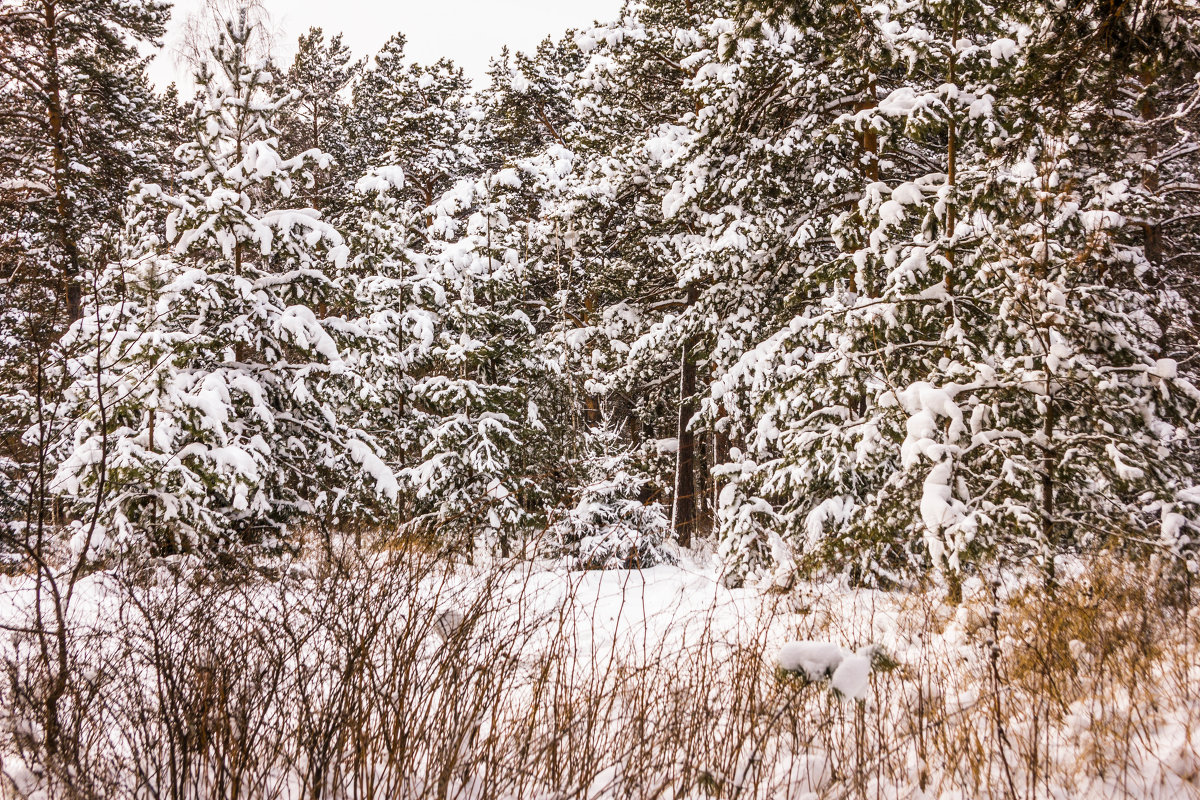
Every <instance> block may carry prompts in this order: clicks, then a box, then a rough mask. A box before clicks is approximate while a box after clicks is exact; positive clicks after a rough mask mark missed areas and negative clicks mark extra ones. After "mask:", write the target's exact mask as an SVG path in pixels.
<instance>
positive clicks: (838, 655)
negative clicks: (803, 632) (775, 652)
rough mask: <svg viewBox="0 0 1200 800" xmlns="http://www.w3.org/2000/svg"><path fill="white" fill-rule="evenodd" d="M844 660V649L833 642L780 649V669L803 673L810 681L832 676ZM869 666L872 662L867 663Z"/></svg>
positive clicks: (796, 644) (785, 646) (793, 645)
mask: <svg viewBox="0 0 1200 800" xmlns="http://www.w3.org/2000/svg"><path fill="white" fill-rule="evenodd" d="M843 658H844V656H843V654H842V648H840V647H838V646H837V645H836V644H833V643H831V642H808V641H805V642H788V643H787V644H785V645H784V646H783V647H781V648H779V658H778V661H779V667H780V668H781V669H783V670H785V671H787V672H800V673H803V674H804V676H805V677H807V678H808V679H809V680H810V681H819V680H824V679H825V678H828V677H829V676H830V675H832V674H833V673H834V672H835V671H836V670H837V669H838V667H839V666H840V665H841V663H842V659H843ZM867 664H868V666H869V665H870V661H869V660H868V662H867Z"/></svg>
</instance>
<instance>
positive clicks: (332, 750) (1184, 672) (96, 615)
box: [0, 548, 1200, 800]
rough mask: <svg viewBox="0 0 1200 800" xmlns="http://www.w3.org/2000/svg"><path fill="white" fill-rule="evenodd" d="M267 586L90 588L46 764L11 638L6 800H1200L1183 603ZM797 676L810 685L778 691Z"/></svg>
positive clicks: (3, 609) (1175, 599)
mask: <svg viewBox="0 0 1200 800" xmlns="http://www.w3.org/2000/svg"><path fill="white" fill-rule="evenodd" d="M279 571H280V572H281V573H282V574H284V575H285V577H283V578H279V577H278V576H276V577H275V578H274V579H273V580H271V581H267V580H264V579H262V578H257V579H242V580H238V581H230V580H224V581H219V580H216V579H215V578H214V576H212V575H211V574H209V573H205V572H202V571H200V570H198V569H193V568H190V567H189V566H188V565H187V564H186V563H185V562H181V561H176V562H172V563H170V564H167V565H160V566H158V567H156V568H154V569H152V570H148V571H147V570H143V571H141V572H139V573H137V574H132V573H128V572H124V571H120V570H115V571H108V572H99V573H96V574H94V575H92V576H89V577H88V578H86V579H84V580H83V581H82V582H81V583H80V584H79V589H78V590H77V592H78V594H77V602H75V603H74V604H73V606H72V608H73V617H72V618H71V619H70V620H69V624H68V626H67V630H68V632H69V636H68V637H66V639H65V642H64V643H65V645H66V649H67V652H68V654H69V659H68V661H69V665H70V668H69V671H68V675H67V681H66V685H65V691H64V692H63V693H62V695H61V698H60V699H59V701H58V709H57V719H58V723H59V724H58V727H59V731H60V733H59V736H58V739H57V745H56V746H55V748H54V749H55V750H56V751H57V752H55V753H53V754H51V753H48V752H47V749H48V748H47V741H48V736H47V730H46V716H45V709H46V700H47V697H48V692H49V690H50V689H51V688H52V685H53V681H52V680H50V678H51V677H52V674H53V669H52V668H51V670H49V671H48V670H47V668H46V664H47V662H46V661H45V660H44V659H43V658H42V656H41V651H40V650H39V648H38V647H37V645H38V637H37V635H36V634H35V633H31V632H29V631H28V630H27V631H26V632H20V631H17V632H15V633H13V634H11V635H9V636H7V637H6V639H5V641H4V645H3V665H4V669H5V681H4V684H3V688H2V689H0V692H2V695H0V699H2V700H3V702H2V703H0V709H2V710H0V714H2V717H0V736H2V737H3V738H2V739H0V755H2V757H3V774H4V779H3V782H2V783H0V796H2V797H6V798H7V797H53V798H58V797H72V796H81V797H83V796H86V797H118V798H124V797H128V798H135V797H136V798H143V797H180V798H217V797H233V796H238V797H247V798H266V797H272V798H276V797H279V798H300V797H309V798H368V797H378V798H384V797H387V798H406V797H412V798H427V797H438V798H463V799H464V800H465V799H466V798H543V797H546V798H548V797H555V798H558V797H579V798H589V800H603V799H605V798H619V797H620V798H625V797H637V798H642V797H645V798H649V797H662V798H706V797H723V798H724V797H730V798H732V797H745V798H750V797H755V798H758V797H761V798H806V797H821V798H837V797H898V798H934V797H939V798H942V797H944V798H967V797H970V798H974V797H1022V798H1025V797H1068V796H1070V797H1083V796H1086V797H1113V798H1117V797H1136V798H1143V797H1161V798H1175V797H1186V796H1196V795H1197V791H1198V785H1200V784H1198V767H1200V759H1198V758H1197V748H1196V744H1197V743H1196V742H1195V741H1194V737H1193V736H1192V734H1190V731H1191V730H1192V729H1194V728H1196V726H1197V724H1198V723H1200V667H1197V666H1196V663H1197V655H1200V651H1198V648H1197V641H1198V637H1200V615H1198V614H1197V612H1196V610H1195V607H1194V602H1193V601H1194V599H1195V598H1194V596H1192V595H1191V594H1189V592H1190V591H1191V590H1190V588H1189V587H1172V586H1171V584H1170V581H1168V580H1166V579H1165V578H1164V579H1163V580H1157V581H1155V580H1152V581H1146V580H1145V579H1144V572H1143V573H1140V578H1138V579H1135V574H1134V572H1133V570H1132V569H1129V568H1127V567H1122V566H1120V564H1119V563H1116V562H1114V563H1104V564H1101V565H1097V566H1090V567H1088V568H1086V569H1083V568H1081V570H1080V572H1079V574H1077V575H1075V576H1073V577H1070V578H1069V579H1065V580H1064V581H1063V584H1062V585H1061V586H1060V587H1059V588H1058V589H1057V590H1056V591H1055V592H1054V593H1053V595H1052V596H1048V595H1047V594H1046V593H1045V592H1044V591H1043V590H1042V589H1041V588H1039V586H1038V585H1037V584H1036V583H1031V584H1029V585H1023V584H1022V583H1021V582H1019V581H1015V580H1010V581H1006V582H1004V583H1002V584H998V585H996V586H992V585H990V584H985V583H983V582H981V581H974V582H969V583H968V585H967V586H966V587H965V592H964V601H963V603H962V604H961V605H959V606H956V607H955V606H949V605H946V604H945V603H944V602H943V599H942V595H941V593H940V592H939V591H934V590H931V591H928V592H906V593H900V592H893V593H888V592H879V591H868V590H860V589H851V588H847V587H845V586H843V585H840V584H824V585H803V586H801V587H799V588H798V589H797V590H795V591H793V592H791V593H788V594H779V593H775V592H763V591H759V590H758V589H755V588H753V587H749V588H743V589H735V590H730V589H727V588H725V586H724V584H723V583H722V581H721V580H720V577H721V576H719V575H717V574H716V573H715V572H714V571H713V570H711V569H709V568H708V567H707V566H706V565H704V564H697V563H696V562H695V561H688V560H684V561H683V562H682V563H681V564H679V565H670V566H668V565H664V566H659V567H655V568H652V569H647V570H642V571H621V570H611V571H589V572H567V571H564V570H562V569H561V568H559V567H555V566H551V565H549V564H542V565H531V564H529V563H504V564H490V565H487V566H481V565H476V566H473V567H468V566H465V565H462V564H456V563H450V562H447V561H444V560H441V559H439V558H437V557H435V556H433V555H430V554H428V553H425V552H423V551H418V550H413V549H399V550H396V549H390V550H380V551H371V552H360V551H355V550H353V549H349V548H348V549H346V550H345V551H343V552H341V553H340V554H339V557H338V558H337V559H336V560H334V561H330V560H327V559H324V558H317V557H312V558H309V559H306V560H303V561H298V562H295V563H293V564H291V565H290V567H287V568H285V569H281V570H279ZM33 589H34V587H33V585H32V581H31V580H29V579H22V578H16V579H10V580H9V581H8V583H6V584H4V586H3V592H4V600H3V602H0V615H2V616H3V619H2V620H0V622H3V623H4V624H6V625H9V626H13V627H15V628H29V626H30V623H31V620H32V617H31V616H30V612H31V611H32V609H33V603H34V593H33ZM997 593H998V595H999V597H998V599H995V598H996V594H997ZM798 642H810V643H816V644H814V645H801V646H799V648H798V645H797V644H796V643H798ZM797 653H803V654H804V655H805V656H806V657H808V656H813V654H814V653H816V654H818V655H821V654H823V655H821V658H822V659H824V661H823V668H822V669H816V668H815V667H813V669H812V670H811V674H810V673H809V671H807V667H806V668H803V669H799V670H798V669H797V664H799V663H801V662H798V661H795V659H796V656H797ZM810 661H811V659H810ZM791 662H795V663H791ZM805 663H807V662H805ZM848 665H849V666H853V669H848V668H847V667H848ZM809 666H810V667H811V666H812V665H811V664H809ZM785 667H787V668H790V669H785ZM839 674H840V675H842V678H839V677H838V676H839ZM855 698H861V699H855Z"/></svg>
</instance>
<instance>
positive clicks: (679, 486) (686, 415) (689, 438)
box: [671, 292, 696, 547]
mask: <svg viewBox="0 0 1200 800" xmlns="http://www.w3.org/2000/svg"><path fill="white" fill-rule="evenodd" d="M694 297H695V295H694V292H689V293H688V300H689V302H690V301H693V300H694ZM695 346H696V342H695V339H694V338H693V337H690V336H689V337H688V338H687V339H685V340H684V342H683V351H682V354H681V357H680V361H679V428H678V437H679V449H678V450H677V451H676V453H675V496H674V497H673V498H672V509H671V527H672V528H673V529H674V530H675V536H676V538H677V539H678V541H679V544H681V545H682V546H684V547H691V546H692V533H693V532H694V531H695V529H696V462H695V450H696V441H695V436H694V435H693V434H692V431H691V427H690V424H691V421H692V415H693V414H694V413H695V407H694V405H693V401H692V396H693V395H694V394H695V393H696V364H695V362H694V361H693V357H694V353H693V352H692V351H693V349H694V348H695Z"/></svg>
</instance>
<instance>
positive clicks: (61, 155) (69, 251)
mask: <svg viewBox="0 0 1200 800" xmlns="http://www.w3.org/2000/svg"><path fill="white" fill-rule="evenodd" d="M42 8H43V11H44V23H45V31H44V33H45V37H46V98H45V99H46V116H47V123H48V124H49V128H50V143H51V149H52V151H53V158H54V210H55V212H56V215H57V217H58V220H57V223H58V225H57V227H58V235H59V241H60V242H61V244H62V248H63V253H64V254H65V255H66V260H67V262H66V264H64V265H63V267H62V292H63V297H64V299H65V300H66V304H67V319H68V321H69V322H74V321H75V320H77V319H79V318H80V317H82V316H83V289H82V287H81V286H80V285H79V276H80V272H81V269H80V264H79V248H78V246H77V245H76V243H75V237H74V234H73V232H72V230H71V220H72V218H73V217H74V213H73V209H72V207H71V194H70V189H69V187H68V186H67V181H68V180H69V177H68V176H69V175H70V174H71V173H70V159H69V157H68V154H67V141H66V136H67V133H66V129H65V127H64V117H63V107H62V85H61V83H60V81H59V75H58V69H59V64H58V3H57V2H56V1H55V0H47V2H43V4H42Z"/></svg>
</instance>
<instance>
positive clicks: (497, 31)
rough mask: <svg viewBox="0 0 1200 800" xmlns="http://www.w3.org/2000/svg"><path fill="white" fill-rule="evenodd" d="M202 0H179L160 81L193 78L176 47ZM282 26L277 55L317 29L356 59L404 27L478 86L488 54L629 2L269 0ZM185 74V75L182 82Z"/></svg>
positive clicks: (413, 46)
mask: <svg viewBox="0 0 1200 800" xmlns="http://www.w3.org/2000/svg"><path fill="white" fill-rule="evenodd" d="M199 5H200V3H199V0H176V3H175V8H174V10H173V11H172V13H171V24H170V26H169V28H168V31H167V36H166V45H167V47H166V51H165V52H164V53H163V54H160V55H159V56H158V57H157V58H156V59H155V61H154V63H153V64H152V65H151V67H150V77H151V78H152V79H153V80H154V82H155V83H156V84H157V85H158V86H160V87H161V86H166V85H167V84H168V83H170V82H171V81H172V80H176V81H179V82H180V83H186V79H182V78H184V76H182V75H181V74H180V71H179V68H178V67H177V66H176V64H175V63H174V62H175V59H174V57H173V56H172V55H171V52H170V51H171V49H172V47H173V45H174V43H175V41H176V39H177V38H178V34H179V29H180V26H181V25H182V23H183V22H184V20H185V19H186V18H187V17H188V16H189V15H191V14H192V13H193V11H194V10H195V9H196V8H198V7H199ZM266 6H267V8H268V10H269V11H270V14H271V18H272V22H273V23H274V24H275V26H276V27H277V28H278V29H279V31H280V34H281V35H280V36H279V41H278V45H277V48H276V53H277V54H278V55H277V58H278V59H279V60H280V61H282V62H283V63H289V62H290V61H291V57H292V54H293V53H294V52H295V49H296V37H298V36H299V35H300V34H301V33H303V32H304V31H306V30H308V29H309V27H310V26H316V27H319V28H324V29H325V33H326V34H327V35H329V36H332V35H333V34H335V33H338V32H341V33H342V34H344V41H345V43H346V45H347V46H348V47H349V48H350V49H351V50H352V51H353V52H354V54H355V56H356V57H362V56H367V57H369V56H372V55H374V54H375V52H376V51H377V50H379V48H380V47H382V46H383V43H384V42H386V41H387V40H388V38H390V37H391V35H392V34H393V33H396V32H398V31H399V32H402V33H403V34H404V35H405V36H406V37H407V38H408V43H407V46H406V48H405V49H406V52H407V53H408V55H409V57H411V58H412V59H414V60H415V61H418V62H421V63H427V62H431V61H436V60H437V59H438V58H440V57H442V56H447V57H449V58H452V59H453V60H454V62H455V63H456V64H458V65H459V66H461V67H462V68H463V69H464V70H465V71H466V73H467V77H469V78H471V82H472V84H474V85H475V86H476V87H477V88H478V87H479V86H481V85H482V83H483V81H485V79H486V74H487V64H488V59H490V58H491V57H492V56H494V55H496V54H498V53H499V52H500V48H501V47H502V46H504V45H506V44H507V45H508V46H509V49H511V50H519V51H530V50H533V49H534V48H535V47H537V44H538V42H540V41H541V40H542V39H544V38H545V37H546V36H547V35H552V36H558V35H559V34H561V33H562V32H563V31H565V30H566V29H568V28H582V27H585V26H588V25H590V24H591V23H592V21H593V20H597V19H599V20H602V21H607V20H610V19H613V18H615V17H616V15H617V12H618V11H619V10H620V7H621V0H490V1H489V0H392V2H387V0H291V2H288V0H266ZM181 79H182V80H181Z"/></svg>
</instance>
